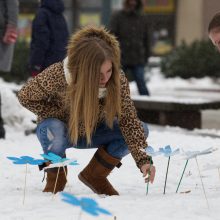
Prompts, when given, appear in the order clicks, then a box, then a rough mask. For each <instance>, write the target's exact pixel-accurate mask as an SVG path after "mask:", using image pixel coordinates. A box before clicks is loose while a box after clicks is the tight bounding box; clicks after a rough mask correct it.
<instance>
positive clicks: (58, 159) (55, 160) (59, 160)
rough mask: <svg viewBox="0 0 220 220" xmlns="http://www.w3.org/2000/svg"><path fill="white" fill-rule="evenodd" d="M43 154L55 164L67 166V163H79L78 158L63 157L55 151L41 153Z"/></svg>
mask: <svg viewBox="0 0 220 220" xmlns="http://www.w3.org/2000/svg"><path fill="white" fill-rule="evenodd" d="M41 156H42V157H43V158H45V159H47V160H49V161H51V162H52V163H53V164H57V165H58V166H66V165H73V166H75V165H79V164H78V162H77V160H73V159H68V158H62V157H60V156H58V155H56V154H54V153H48V154H41Z"/></svg>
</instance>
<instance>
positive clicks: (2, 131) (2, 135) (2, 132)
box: [0, 94, 5, 138]
mask: <svg viewBox="0 0 220 220" xmlns="http://www.w3.org/2000/svg"><path fill="white" fill-rule="evenodd" d="M1 106H2V105H1V94H0V138H5V129H4V127H3V124H4V123H3V119H2V112H1Z"/></svg>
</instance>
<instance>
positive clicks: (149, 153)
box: [145, 146, 162, 157]
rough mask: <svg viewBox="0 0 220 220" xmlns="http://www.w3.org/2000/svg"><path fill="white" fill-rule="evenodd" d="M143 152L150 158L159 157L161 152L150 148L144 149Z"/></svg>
mask: <svg viewBox="0 0 220 220" xmlns="http://www.w3.org/2000/svg"><path fill="white" fill-rule="evenodd" d="M145 151H146V153H147V155H149V156H151V157H155V156H157V155H160V154H161V153H162V152H161V151H155V150H154V148H153V147H151V146H148V147H146V148H145Z"/></svg>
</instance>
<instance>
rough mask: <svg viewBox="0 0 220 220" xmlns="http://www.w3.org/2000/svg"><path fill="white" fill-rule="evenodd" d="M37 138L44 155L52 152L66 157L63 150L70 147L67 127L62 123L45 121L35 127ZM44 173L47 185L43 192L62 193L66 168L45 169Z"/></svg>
mask: <svg viewBox="0 0 220 220" xmlns="http://www.w3.org/2000/svg"><path fill="white" fill-rule="evenodd" d="M37 137H38V139H39V141H40V143H41V146H42V148H43V151H44V153H45V154H48V153H49V152H52V153H54V154H57V155H59V156H60V157H65V156H66V155H65V150H66V148H68V147H70V145H69V138H68V132H67V127H66V124H65V123H63V122H62V121H60V120H58V119H56V118H48V119H45V120H44V121H42V122H41V123H39V124H38V126H37ZM47 165H48V164H47ZM46 172H47V183H46V186H45V188H44V190H43V192H52V193H53V192H54V193H57V192H60V191H63V190H64V188H65V185H66V182H67V179H66V174H67V167H64V168H60V169H59V168H52V169H47V170H46ZM58 173H59V174H58ZM56 178H57V180H56ZM56 182H57V183H56ZM55 186H56V187H55Z"/></svg>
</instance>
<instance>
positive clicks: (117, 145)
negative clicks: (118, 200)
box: [78, 121, 148, 196]
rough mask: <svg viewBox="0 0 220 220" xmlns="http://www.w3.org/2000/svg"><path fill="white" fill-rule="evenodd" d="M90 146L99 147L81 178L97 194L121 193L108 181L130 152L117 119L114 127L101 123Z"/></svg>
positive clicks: (146, 130)
mask: <svg viewBox="0 0 220 220" xmlns="http://www.w3.org/2000/svg"><path fill="white" fill-rule="evenodd" d="M144 129H145V134H146V135H148V128H147V126H146V125H145V126H144ZM146 137H147V136H146ZM103 145H104V146H103ZM90 147H99V148H98V150H97V151H96V153H95V154H94V156H93V158H92V159H91V161H90V162H89V164H88V165H87V166H86V168H84V170H83V171H82V172H80V174H79V175H78V177H79V179H80V180H81V181H82V182H83V183H84V184H85V185H87V186H88V187H89V188H90V189H92V190H93V191H94V192H95V193H97V194H106V195H110V196H111V195H119V193H118V192H117V191H116V190H115V189H114V188H113V186H112V185H111V183H110V182H109V181H108V179H107V176H108V175H109V174H110V172H111V171H112V170H113V169H114V168H115V166H118V167H119V165H120V161H121V159H122V158H123V157H124V156H126V155H127V154H129V153H130V152H129V150H128V146H127V144H126V142H125V140H124V138H123V135H122V133H121V130H120V128H119V125H118V123H117V121H115V123H114V126H113V129H110V128H108V127H107V126H106V125H105V124H102V125H100V126H99V127H98V128H97V129H96V132H95V134H94V136H93V145H92V146H90Z"/></svg>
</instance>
